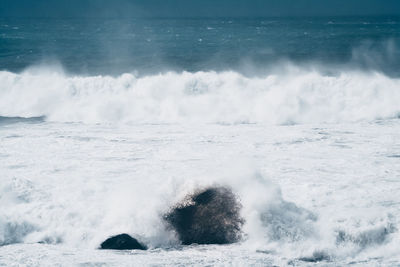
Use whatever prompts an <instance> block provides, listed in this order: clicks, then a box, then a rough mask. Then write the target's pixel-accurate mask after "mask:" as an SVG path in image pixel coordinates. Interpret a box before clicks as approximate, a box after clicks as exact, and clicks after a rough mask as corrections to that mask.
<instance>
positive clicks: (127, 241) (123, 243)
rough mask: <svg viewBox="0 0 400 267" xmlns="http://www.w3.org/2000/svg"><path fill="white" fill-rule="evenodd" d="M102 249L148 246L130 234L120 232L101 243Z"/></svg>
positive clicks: (144, 247)
mask: <svg viewBox="0 0 400 267" xmlns="http://www.w3.org/2000/svg"><path fill="white" fill-rule="evenodd" d="M100 248H101V249H119V250H124V249H140V250H146V249H147V248H146V246H144V245H142V244H140V243H139V242H138V241H137V240H136V239H135V238H133V237H131V236H130V235H128V234H120V235H116V236H112V237H110V238H108V239H107V240H106V241H104V242H103V243H101V245H100Z"/></svg>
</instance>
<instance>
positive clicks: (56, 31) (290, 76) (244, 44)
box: [0, 17, 400, 266]
mask: <svg viewBox="0 0 400 267" xmlns="http://www.w3.org/2000/svg"><path fill="white" fill-rule="evenodd" d="M399 24H400V20H399V18H396V17H385V18H380V17H357V18H346V17H341V18H327V19H321V18H319V19H316V18H314V19H311V18H303V19H214V20H209V19H197V20H185V19H177V20H173V19H169V20H161V19H155V20H140V21H138V20H129V21H120V20H102V21H99V20H73V21H72V20H51V23H49V21H46V20H44V19H42V20H41V19H37V20H27V19H25V20H24V19H0V67H1V71H0V207H1V209H0V265H4V266H13V265H19V264H26V265H29V266H43V265H49V266H50V265H52V266H54V265H82V266H92V265H94V266H102V265H114V266H121V265H133V266H139V265H146V264H147V265H237V266H243V265H251V264H252V265H262V266H265V265H266V266H268V265H278V266H282V265H295V266H297V265H306V266H308V265H312V264H318V263H319V264H323V265H328V266H330V265H332V266H338V265H345V264H352V265H355V266H365V265H369V266H378V265H379V266H380V265H387V266H393V265H399V264H400V256H399V253H398V248H399V247H400V232H399V227H400V198H399V195H398V191H399V190H400V119H399V118H400V104H399V103H400V78H399V77H400V73H399V62H400V54H399V51H400V50H399V42H400V27H399ZM116 29H118V31H117V30H116ZM210 186H211V187H213V186H217V187H221V188H227V190H228V189H229V192H232V193H233V194H234V195H235V196H236V197H237V201H238V204H235V205H237V206H235V211H236V210H237V209H239V208H240V219H238V221H239V222H240V223H238V225H240V226H241V233H240V238H239V240H238V242H236V241H237V240H236V236H235V239H234V241H235V242H236V243H232V244H226V245H197V244H191V245H187V246H184V245H182V241H181V240H179V235H177V234H176V233H175V232H174V231H173V229H171V227H168V223H167V222H166V220H165V214H168V213H169V212H171V208H172V207H176V205H177V203H180V202H181V201H182V200H183V199H185V197H187V195H188V194H189V195H190V194H193V193H194V192H196V191H198V190H201V189H204V188H207V187H210ZM229 194H230V193H229ZM223 203H225V202H223ZM227 203H228V202H227ZM236 207H237V208H236ZM207 212H209V211H207ZM210 214H212V212H211V213H210ZM210 219H212V218H210ZM200 225H201V224H200ZM121 233H128V234H130V235H132V236H134V237H135V238H137V239H138V240H139V241H140V242H141V243H143V244H144V245H145V246H147V247H148V248H149V250H147V251H108V250H98V248H99V246H100V244H101V243H102V242H103V241H104V240H106V239H107V238H108V237H110V236H113V235H117V234H121ZM189 238H190V237H189ZM190 243H192V242H190Z"/></svg>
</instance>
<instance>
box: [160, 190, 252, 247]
mask: <svg viewBox="0 0 400 267" xmlns="http://www.w3.org/2000/svg"><path fill="white" fill-rule="evenodd" d="M240 209H241V205H240V203H239V202H238V200H237V197H236V196H235V195H234V194H233V193H232V191H231V190H230V189H229V188H225V187H210V188H207V189H205V190H201V191H198V192H196V193H194V194H192V195H189V196H187V197H186V198H185V200H184V201H183V202H182V203H179V204H178V205H176V206H175V207H174V208H173V209H172V210H171V211H170V212H169V213H168V214H166V215H165V216H164V219H165V221H166V222H167V223H168V225H169V227H170V228H172V229H173V230H175V232H176V234H177V235H178V237H179V239H180V240H181V241H182V243H183V244H184V245H189V244H230V243H235V242H237V241H239V240H240V238H241V227H242V225H243V223H244V220H243V219H242V218H241V216H240Z"/></svg>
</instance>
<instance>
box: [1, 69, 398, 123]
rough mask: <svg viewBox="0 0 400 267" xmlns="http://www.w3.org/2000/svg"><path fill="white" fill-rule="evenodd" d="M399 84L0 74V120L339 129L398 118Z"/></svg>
mask: <svg viewBox="0 0 400 267" xmlns="http://www.w3.org/2000/svg"><path fill="white" fill-rule="evenodd" d="M399 100H400V79H397V78H390V77H388V76H385V75H384V74H381V73H375V72H362V71H341V72H337V73H336V74H334V75H326V74H323V73H321V72H319V71H317V70H304V69H302V68H300V67H292V68H289V70H287V71H285V72H283V71H282V72H281V73H270V74H265V75H264V76H257V77H248V76H244V75H242V74H240V73H238V72H233V71H226V72H213V71H207V72H195V73H191V72H182V73H176V72H166V73H160V74H158V75H151V76H143V77H138V76H136V75H134V74H130V73H125V74H122V75H120V76H117V77H112V76H86V77H85V76H69V75H66V74H64V73H62V72H60V71H57V72H54V71H49V70H39V71H37V70H36V71H25V72H22V73H12V72H7V71H1V72H0V115H1V116H3V117H42V118H43V117H45V118H46V120H50V121H61V122H85V123H101V122H123V123H126V122H128V123H159V122H162V123H181V122H195V123H229V124H230V123H233V124H234V123H266V124H302V123H338V122H356V121H371V120H377V119H390V118H397V117H398V116H399V114H400V105H399V104H398V103H399Z"/></svg>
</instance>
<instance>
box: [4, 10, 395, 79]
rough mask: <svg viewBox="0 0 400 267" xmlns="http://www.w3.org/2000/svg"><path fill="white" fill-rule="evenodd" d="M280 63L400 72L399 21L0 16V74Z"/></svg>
mask: <svg viewBox="0 0 400 267" xmlns="http://www.w3.org/2000/svg"><path fill="white" fill-rule="evenodd" d="M280 61H290V62H294V63H298V64H319V65H324V66H335V67H338V66H339V67H351V68H363V69H374V70H378V71H382V72H385V73H387V74H389V75H394V76H399V75H400V17H332V18H326V17H325V18H256V19H254V18H252V19H243V18H241V19H239V18H221V19H142V20H139V19H131V20H120V19H107V20H104V19H12V18H7V19H6V18H0V69H6V70H9V71H13V72H18V71H21V70H23V69H24V68H26V67H28V66H31V65H35V64H49V63H54V62H57V63H60V64H61V65H62V66H63V67H64V68H65V69H66V70H67V71H68V72H71V73H84V74H119V73H122V72H127V71H129V72H130V71H138V72H139V73H149V72H150V73H154V72H159V71H166V70H177V71H181V70H187V71H199V70H226V69H233V70H238V71H243V72H246V71H247V72H254V71H256V70H260V69H263V68H268V67H270V66H274V65H275V64H276V63H277V62H280Z"/></svg>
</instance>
